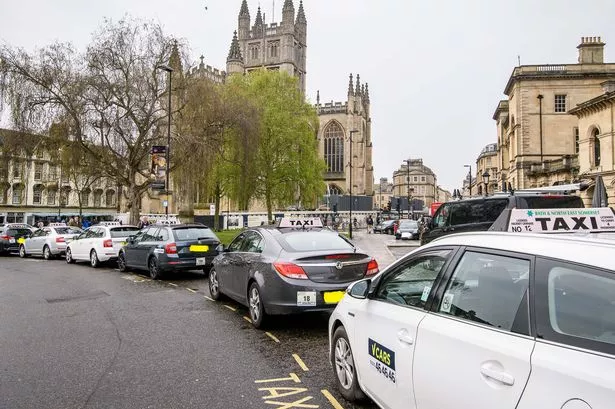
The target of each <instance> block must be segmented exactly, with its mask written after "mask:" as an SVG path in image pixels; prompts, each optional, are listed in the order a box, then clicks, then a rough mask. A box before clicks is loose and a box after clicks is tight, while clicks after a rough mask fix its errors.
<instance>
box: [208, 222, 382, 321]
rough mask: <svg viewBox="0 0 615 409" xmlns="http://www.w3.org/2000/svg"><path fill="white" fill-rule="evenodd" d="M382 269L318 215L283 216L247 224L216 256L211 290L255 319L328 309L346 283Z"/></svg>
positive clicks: (211, 277)
mask: <svg viewBox="0 0 615 409" xmlns="http://www.w3.org/2000/svg"><path fill="white" fill-rule="evenodd" d="M376 273H378V263H377V262H376V260H375V259H374V258H372V257H370V256H369V255H367V254H365V253H363V252H362V251H360V250H359V249H357V248H356V247H355V246H354V245H353V244H352V243H351V242H350V241H348V240H346V239H345V238H344V237H342V236H340V235H338V234H337V233H335V232H333V231H331V230H329V229H327V228H325V227H323V226H322V223H321V221H320V219H305V220H302V219H282V220H281V221H280V222H279V224H278V225H277V226H262V227H256V228H252V229H248V230H247V231H245V232H242V233H241V234H239V236H237V237H236V238H235V239H234V240H233V241H232V242H231V244H230V245H229V247H228V248H226V249H225V250H224V252H223V253H222V254H220V255H219V256H218V257H216V258H215V259H214V263H213V268H212V269H211V271H210V273H209V291H210V294H211V296H212V298H214V299H216V300H217V299H220V297H221V295H222V294H224V295H227V296H229V297H231V298H233V299H235V300H236V301H238V302H239V303H241V304H244V305H246V306H248V308H249V310H250V317H251V320H252V324H253V325H254V326H255V327H257V328H259V327H261V326H262V325H263V324H264V323H265V321H266V320H267V317H268V316H270V315H278V314H292V313H300V312H306V311H330V310H332V309H333V308H334V307H335V305H336V304H337V303H338V302H339V300H340V299H341V297H342V296H343V295H344V291H345V289H346V287H347V286H348V284H350V283H351V282H353V281H356V280H358V279H361V278H364V277H369V276H373V275H375V274H376Z"/></svg>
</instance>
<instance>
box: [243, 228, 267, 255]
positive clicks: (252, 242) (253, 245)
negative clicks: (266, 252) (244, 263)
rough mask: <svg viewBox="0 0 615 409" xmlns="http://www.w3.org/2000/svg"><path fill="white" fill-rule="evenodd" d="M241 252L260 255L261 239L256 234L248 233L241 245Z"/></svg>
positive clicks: (261, 249)
mask: <svg viewBox="0 0 615 409" xmlns="http://www.w3.org/2000/svg"><path fill="white" fill-rule="evenodd" d="M241 251H243V252H247V253H262V252H263V238H262V236H261V235H260V234H258V233H256V232H253V231H251V232H248V233H247V234H246V238H245V240H243V244H242V245H241Z"/></svg>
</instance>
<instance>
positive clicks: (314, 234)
mask: <svg viewBox="0 0 615 409" xmlns="http://www.w3.org/2000/svg"><path fill="white" fill-rule="evenodd" d="M276 238H277V240H278V242H279V243H280V245H281V246H282V247H283V248H284V250H286V251H291V252H305V251H323V250H339V251H347V250H353V249H354V247H352V245H351V244H350V243H349V242H347V241H346V240H344V239H343V238H342V237H340V236H339V235H337V234H335V233H332V232H329V231H292V232H288V233H284V234H281V235H279V236H276Z"/></svg>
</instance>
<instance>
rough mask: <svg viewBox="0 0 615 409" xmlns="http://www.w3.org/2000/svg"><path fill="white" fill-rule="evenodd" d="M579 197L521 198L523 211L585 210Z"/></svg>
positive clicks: (520, 206) (520, 205)
mask: <svg viewBox="0 0 615 409" xmlns="http://www.w3.org/2000/svg"><path fill="white" fill-rule="evenodd" d="M584 207H585V205H584V204H583V200H581V198H580V197H579V196H535V197H519V208H521V209H579V208H584Z"/></svg>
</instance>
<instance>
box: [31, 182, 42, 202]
mask: <svg viewBox="0 0 615 409" xmlns="http://www.w3.org/2000/svg"><path fill="white" fill-rule="evenodd" d="M42 197H43V187H42V186H40V185H39V186H34V191H33V195H32V203H33V204H41V203H42Z"/></svg>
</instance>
